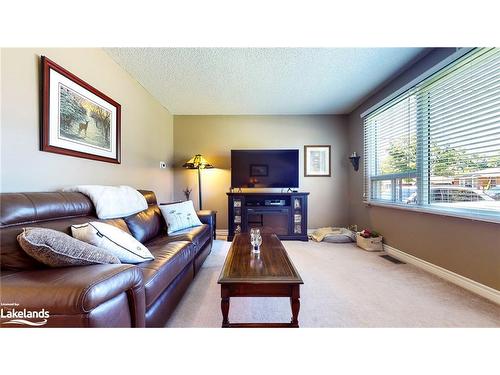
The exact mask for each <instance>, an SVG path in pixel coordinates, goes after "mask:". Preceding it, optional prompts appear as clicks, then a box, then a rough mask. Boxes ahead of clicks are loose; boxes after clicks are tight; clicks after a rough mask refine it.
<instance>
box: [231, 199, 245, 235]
mask: <svg viewBox="0 0 500 375" xmlns="http://www.w3.org/2000/svg"><path fill="white" fill-rule="evenodd" d="M227 198H228V199H227V203H228V210H227V211H228V215H227V216H228V217H227V227H228V236H227V240H228V241H232V240H233V238H234V235H235V234H236V233H238V232H244V231H246V228H245V223H246V220H247V218H246V210H245V204H246V203H245V196H244V195H229V196H228V197H227Z"/></svg>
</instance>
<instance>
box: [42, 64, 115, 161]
mask: <svg viewBox="0 0 500 375" xmlns="http://www.w3.org/2000/svg"><path fill="white" fill-rule="evenodd" d="M42 77H43V93H42V95H43V107H42V128H41V144H40V149H41V150H42V151H48V152H53V153H57V154H64V155H69V156H76V157H79V158H86V159H93V160H99V161H105V162H108V163H116V164H119V163H120V130H121V129H120V117H121V106H120V104H118V103H117V102H115V101H114V100H113V99H111V98H109V97H108V96H106V95H105V94H103V93H102V92H100V91H98V90H97V89H96V88H94V87H92V86H90V85H89V84H88V83H86V82H85V81H83V80H82V79H80V78H78V77H77V76H75V75H74V74H72V73H70V72H69V71H67V70H66V69H64V68H63V67H61V66H59V65H57V64H56V63H55V62H53V61H51V60H49V59H48V58H46V57H45V56H42Z"/></svg>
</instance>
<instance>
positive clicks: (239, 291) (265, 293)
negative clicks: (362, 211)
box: [220, 282, 300, 328]
mask: <svg viewBox="0 0 500 375" xmlns="http://www.w3.org/2000/svg"><path fill="white" fill-rule="evenodd" d="M231 297H288V298H290V307H291V309H292V318H291V320H290V323H230V322H229V305H230V299H231ZM299 298H300V284H296V283H286V282H282V283H272V284H266V283H259V284H252V283H227V284H221V304H220V306H221V310H222V328H299V320H298V317H299V310H300V300H299Z"/></svg>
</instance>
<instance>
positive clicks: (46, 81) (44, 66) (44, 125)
mask: <svg viewBox="0 0 500 375" xmlns="http://www.w3.org/2000/svg"><path fill="white" fill-rule="evenodd" d="M51 70H53V71H55V72H57V73H59V74H60V75H62V76H63V77H65V78H67V79H68V80H71V81H72V82H74V83H75V84H77V85H78V86H80V87H81V88H83V89H85V90H87V91H89V92H90V93H92V94H94V95H96V96H97V97H99V98H100V99H102V100H103V101H105V102H107V103H108V104H109V105H110V106H113V107H115V110H116V115H115V116H116V124H115V126H116V129H115V139H114V141H115V142H116V143H115V152H114V155H113V157H106V156H102V155H95V154H92V153H88V152H82V151H78V150H72V149H69V148H64V147H60V146H55V145H53V144H50V131H51V124H50V106H51V103H50V84H51V82H50V71H51ZM41 76H42V85H41V87H42V121H41V126H40V150H41V151H47V152H52V153H56V154H63V155H69V156H74V157H79V158H85V159H92V160H98V161H103V162H108V163H115V164H120V163H121V105H120V104H119V103H117V102H116V101H114V100H113V99H111V98H110V97H109V96H107V95H106V94H104V93H102V92H101V91H99V90H97V89H96V88H95V87H93V86H91V85H90V84H88V83H87V82H85V81H83V80H82V79H80V78H78V77H77V76H75V75H74V74H73V73H71V72H69V71H68V70H66V69H64V68H63V67H62V66H60V65H58V64H56V63H55V62H54V61H52V60H50V59H49V58H47V57H46V56H42V57H41ZM112 126H113V124H112V123H111V124H110V129H111V127H112ZM85 134H86V128H85ZM111 134H112V132H111V130H110V135H111ZM109 142H110V145H111V144H112V142H113V139H110V140H109Z"/></svg>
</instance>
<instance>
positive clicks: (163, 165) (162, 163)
mask: <svg viewBox="0 0 500 375" xmlns="http://www.w3.org/2000/svg"><path fill="white" fill-rule="evenodd" d="M166 168H167V163H165V162H164V161H160V169H166Z"/></svg>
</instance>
